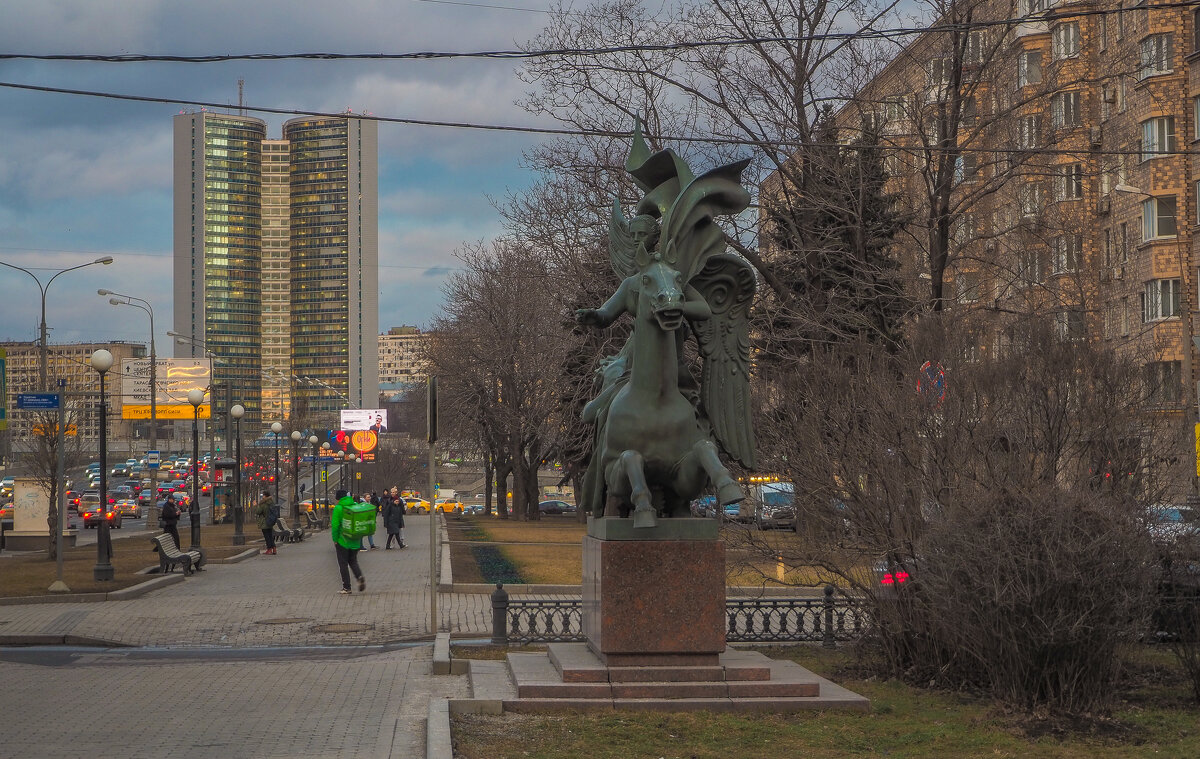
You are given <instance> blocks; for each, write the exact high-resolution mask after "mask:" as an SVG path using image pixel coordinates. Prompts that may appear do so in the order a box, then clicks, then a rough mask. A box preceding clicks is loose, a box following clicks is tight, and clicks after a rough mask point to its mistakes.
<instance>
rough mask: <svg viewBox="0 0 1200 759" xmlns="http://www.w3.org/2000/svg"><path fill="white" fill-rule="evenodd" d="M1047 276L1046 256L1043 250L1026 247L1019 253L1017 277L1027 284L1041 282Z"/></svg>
mask: <svg viewBox="0 0 1200 759" xmlns="http://www.w3.org/2000/svg"><path fill="white" fill-rule="evenodd" d="M1045 278H1046V266H1045V257H1044V256H1043V255H1042V252H1041V251H1039V250H1036V249H1033V248H1025V249H1023V250H1021V251H1019V252H1018V253H1017V279H1018V281H1019V282H1021V283H1023V284H1025V285H1026V286H1029V285H1034V284H1039V283H1041V282H1042V281H1044V280H1045Z"/></svg>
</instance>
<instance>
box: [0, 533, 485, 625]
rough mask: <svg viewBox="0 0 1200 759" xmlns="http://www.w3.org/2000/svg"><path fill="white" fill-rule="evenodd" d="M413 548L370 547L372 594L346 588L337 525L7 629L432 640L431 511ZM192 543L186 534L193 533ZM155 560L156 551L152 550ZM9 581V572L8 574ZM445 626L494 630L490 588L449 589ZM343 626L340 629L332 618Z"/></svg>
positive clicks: (12, 617)
mask: <svg viewBox="0 0 1200 759" xmlns="http://www.w3.org/2000/svg"><path fill="white" fill-rule="evenodd" d="M405 524H406V526H405V529H404V536H405V541H406V542H407V543H408V546H409V547H408V548H405V549H404V550H398V549H392V550H390V551H388V550H384V549H383V543H384V540H385V537H384V536H383V535H382V534H381V535H380V536H378V537H377V539H376V544H377V545H379V546H380V547H379V549H378V550H375V551H363V552H361V553H360V554H359V563H360V565H361V566H362V570H363V573H364V574H365V575H366V578H367V592H366V593H357V592H355V593H354V594H353V595H349V596H343V595H339V594H338V592H337V591H338V589H339V588H340V587H341V580H340V579H339V577H338V569H337V560H336V559H335V557H334V550H333V545H332V541H331V540H330V538H329V532H328V530H324V531H321V532H318V533H316V534H313V535H311V536H309V537H307V538H306V539H305V540H304V542H302V543H281V544H280V545H279V553H278V555H276V556H264V555H259V556H255V557H252V558H250V559H248V560H246V561H243V562H240V563H237V564H214V565H210V566H208V567H207V568H206V569H205V570H204V571H203V572H199V573H197V574H196V575H193V576H192V577H189V578H187V580H185V581H184V582H182V583H178V584H176V585H171V586H168V587H166V588H163V589H161V590H156V591H153V592H151V593H148V594H146V595H144V596H142V597H140V598H136V599H132V600H129V601H106V602H103V603H45V604H41V603H39V604H25V605H18V606H0V636H15V635H68V634H70V635H75V636H81V637H87V638H94V639H98V640H103V641H109V642H111V643H114V644H121V645H128V646H229V647H234V648H245V647H261V646H330V645H332V646H338V645H369V644H385V643H395V642H398V641H406V640H408V641H411V640H417V639H428V638H430V637H432V635H433V631H431V630H430V627H429V517H427V516H406V517H405ZM184 540H185V542H186V537H185V538H184ZM146 556H147V562H146V563H147V565H149V564H151V563H152V562H151V559H152V558H153V554H152V553H151V552H150V551H149V549H147V551H146ZM0 582H3V577H0ZM438 611H439V614H438V617H439V619H440V626H441V629H442V631H449V632H451V633H452V634H453V635H455V636H458V637H461V636H468V637H470V636H478V637H486V636H488V635H490V634H491V601H490V599H489V597H488V596H487V595H486V594H478V595H463V594H453V595H451V594H439V596H438ZM331 625H332V626H333V627H330V626H331Z"/></svg>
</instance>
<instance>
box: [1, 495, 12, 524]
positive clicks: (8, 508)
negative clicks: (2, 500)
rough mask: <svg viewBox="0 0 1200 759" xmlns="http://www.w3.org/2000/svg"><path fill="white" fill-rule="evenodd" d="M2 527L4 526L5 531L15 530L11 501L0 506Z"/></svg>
mask: <svg viewBox="0 0 1200 759" xmlns="http://www.w3.org/2000/svg"><path fill="white" fill-rule="evenodd" d="M0 525H3V527H4V529H5V530H11V529H12V528H13V505H12V502H11V501H10V502H8V503H6V504H4V505H3V506H0Z"/></svg>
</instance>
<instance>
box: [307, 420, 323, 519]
mask: <svg viewBox="0 0 1200 759" xmlns="http://www.w3.org/2000/svg"><path fill="white" fill-rule="evenodd" d="M319 442H320V441H319V440H318V439H317V436H316V435H309V436H308V443H309V445H311V446H312V449H313V454H312V467H311V472H312V479H311V481H310V482H311V484H310V485H309V487H310V488H311V489H312V490H311V492H312V502H313V517H314V518H315V517H316V516H317V451H319V450H320V449H319V448H318V447H317V443H319Z"/></svg>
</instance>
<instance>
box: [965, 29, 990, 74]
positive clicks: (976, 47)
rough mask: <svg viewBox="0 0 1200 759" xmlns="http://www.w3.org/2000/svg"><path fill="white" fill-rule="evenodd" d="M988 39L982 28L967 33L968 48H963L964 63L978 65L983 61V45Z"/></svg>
mask: <svg viewBox="0 0 1200 759" xmlns="http://www.w3.org/2000/svg"><path fill="white" fill-rule="evenodd" d="M985 42H986V40H985V39H984V36H983V30H982V29H976V30H975V31H972V32H969V33H968V34H967V44H966V49H965V50H963V63H965V64H967V65H968V66H978V65H979V64H981V63H983V46H984V43H985Z"/></svg>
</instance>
